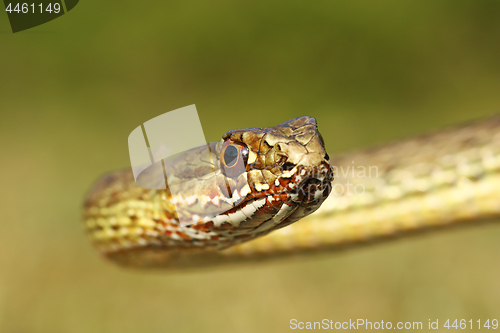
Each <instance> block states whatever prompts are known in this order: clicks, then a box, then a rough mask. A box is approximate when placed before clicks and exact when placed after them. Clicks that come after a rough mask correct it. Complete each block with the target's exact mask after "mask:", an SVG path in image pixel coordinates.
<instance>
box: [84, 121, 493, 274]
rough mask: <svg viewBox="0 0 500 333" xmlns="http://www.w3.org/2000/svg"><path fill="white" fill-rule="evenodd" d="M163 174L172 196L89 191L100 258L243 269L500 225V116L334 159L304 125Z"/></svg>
mask: <svg viewBox="0 0 500 333" xmlns="http://www.w3.org/2000/svg"><path fill="white" fill-rule="evenodd" d="M166 163H167V164H168V166H169V167H168V168H167V169H168V170H169V171H168V172H167V174H166V175H165V177H166V179H167V180H169V181H170V180H177V182H174V183H176V184H178V185H177V186H178V190H176V191H171V190H170V189H169V187H168V186H167V187H166V188H164V189H145V188H142V187H139V186H138V185H137V184H136V182H135V178H134V175H133V173H132V170H130V169H128V170H123V171H118V172H114V173H110V174H107V175H105V176H103V177H102V178H101V179H99V180H98V181H97V182H96V183H95V184H94V185H93V186H92V188H91V189H90V191H89V192H88V194H87V196H86V198H85V201H84V205H83V221H84V229H85V231H86V233H87V235H88V237H89V238H90V240H91V242H92V244H93V245H94V247H95V248H96V249H97V251H98V252H99V253H100V254H101V255H102V256H103V257H104V258H106V259H108V260H110V261H112V262H114V263H116V264H118V265H120V266H123V267H127V268H137V269H174V270H175V269H181V270H182V269H189V268H198V267H213V266H221V265H227V264H233V265H235V264H239V263H246V262H260V261H265V260H269V259H275V258H285V257H294V256H301V255H307V254H311V253H328V252H332V251H337V250H342V249H346V248H352V247H358V246H362V245H367V244H372V243H376V242H381V241H385V240H390V239H397V238H400V237H403V236H407V235H412V234H418V233H419V232H422V231H429V230H439V229H443V228H444V227H451V226H458V225H467V224H469V225H470V224H478V223H480V222H484V221H495V218H497V217H499V216H500V116H493V117H490V118H486V119H482V120H478V121H475V122H472V123H467V124H462V125H458V126H455V127H451V128H446V129H442V130H438V131H436V132H432V133H429V134H424V135H420V136H416V137H412V138H407V139H403V140H399V141H396V142H391V143H388V144H386V145H382V146H377V147H372V148H368V149H364V150H358V151H353V152H348V153H344V154H338V155H335V156H332V157H330V156H329V155H328V153H327V152H326V149H325V143H324V140H323V138H322V136H321V134H320V132H319V130H318V124H317V122H316V120H315V119H314V118H312V117H306V116H304V117H300V118H295V119H292V120H289V121H286V122H284V123H281V124H279V125H277V126H274V127H268V128H247V129H236V130H231V131H229V132H227V133H225V134H224V135H223V136H222V138H221V139H220V140H219V141H218V142H213V143H209V144H207V146H201V147H195V148H193V149H191V150H188V151H186V152H184V153H182V154H180V156H177V157H176V158H174V159H172V160H170V161H168V162H166ZM168 184H171V182H168ZM179 189H180V190H179ZM467 222H468V223H467Z"/></svg>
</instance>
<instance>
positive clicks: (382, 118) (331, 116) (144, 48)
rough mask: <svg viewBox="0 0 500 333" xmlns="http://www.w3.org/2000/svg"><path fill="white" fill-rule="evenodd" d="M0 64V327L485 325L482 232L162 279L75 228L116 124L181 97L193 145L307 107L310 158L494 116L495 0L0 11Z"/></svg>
mask: <svg viewBox="0 0 500 333" xmlns="http://www.w3.org/2000/svg"><path fill="white" fill-rule="evenodd" d="M2 8H3V7H2ZM0 66H1V67H0V73H1V75H0V142H1V152H2V157H1V160H0V179H1V185H0V186H1V191H0V213H1V222H0V223H1V226H2V229H1V232H0V332H51V333H54V332H268V331H269V332H282V331H288V330H290V328H289V321H290V319H292V318H295V319H297V320H299V321H320V320H322V319H323V318H328V319H331V320H334V321H346V320H347V321H348V320H349V319H353V320H355V319H357V318H363V319H367V320H371V321H381V320H384V321H393V322H397V321H422V322H424V324H426V323H427V322H428V319H432V320H435V319H440V320H446V319H448V318H450V319H455V318H458V319H461V318H464V319H467V320H469V319H473V320H477V319H482V320H486V319H492V318H497V319H498V318H499V317H500V312H499V310H500V283H499V281H500V242H498V239H499V237H500V229H499V228H498V225H496V224H495V223H493V224H489V225H483V226H480V227H475V228H462V229H456V230H452V231H446V232H438V233H435V234H432V235H422V236H418V237H413V238H408V239H404V240H401V241H396V242H390V243H387V244H381V245H375V246H368V247H365V248H362V249H356V250H351V251H347V252H343V253H336V254H331V255H325V256H320V257H308V258H306V259H302V260H295V261H290V260H289V261H284V262H270V263H266V264H261V265H253V266H237V267H232V268H231V267H226V268H223V269H217V270H203V271H193V272H187V273H175V274H173V273H168V272H167V273H148V272H139V271H128V270H123V269H119V268H117V267H115V266H113V265H111V264H109V263H106V262H104V261H103V260H101V259H100V258H99V256H98V255H97V254H96V253H95V252H94V250H93V249H92V248H91V246H90V245H89V243H88V241H87V239H86V238H85V236H84V233H83V232H82V228H81V225H80V223H81V221H80V220H81V217H80V216H81V204H82V201H83V198H84V196H85V192H86V190H87V189H88V188H89V187H90V185H91V184H92V182H93V181H95V180H96V179H97V178H98V177H99V176H100V175H101V174H103V173H105V172H107V171H110V170H114V169H120V168H124V167H128V166H129V157H128V148H127V137H128V134H129V133H130V132H131V131H132V130H133V129H134V128H135V127H136V126H138V125H139V124H141V123H143V122H144V121H146V120H149V119H150V118H153V117H155V116H157V115H159V114H162V113H164V112H166V111H170V110H173V109H176V108H179V107H182V106H186V105H190V104H196V106H197V108H198V112H199V115H200V118H201V121H202V125H203V127H204V130H205V136H206V138H207V140H209V141H214V140H218V138H220V136H221V135H222V134H223V133H225V131H227V130H229V129H233V128H241V127H264V126H272V125H275V124H277V123H279V122H282V121H285V120H288V119H289V118H293V117H297V116H302V115H309V116H314V117H316V118H317V120H318V122H319V125H320V130H321V132H322V134H323V136H324V138H325V141H326V144H327V148H328V150H329V153H330V155H332V154H334V153H336V152H340V151H345V150H349V149H353V148H359V147H364V146H368V145H372V144H375V143H383V142H386V141H388V140H393V139H397V138H400V137H404V136H409V135H413V134H418V133H422V132H426V131H429V130H432V129H435V128H438V127H441V126H446V125H451V124H455V123H457V122H463V121H468V120H470V119H475V118H478V117H483V116H487V115H490V114H492V113H495V112H498V110H499V106H500V2H499V1H497V0H491V1H481V0H477V1H459V0H448V1H421V0H420V1H416V0H412V1H399V0H398V1H396V0H393V1H389V0H381V1H332V0H318V1H314V2H312V1H295V0H287V1H284V0H274V1H260V0H258V1H252V2H248V3H239V2H235V1H228V0H215V1H193V0H192V1H189V0H188V1H178V0H174V1H157V2H152V1H148V2H138V1H126V0H125V1H120V2H102V1H92V0H82V1H81V2H80V4H79V5H78V6H77V7H75V9H73V10H72V11H71V12H70V13H68V14H66V15H64V16H63V17H61V18H58V19H56V20H54V21H52V22H49V23H47V24H44V25H42V26H39V27H36V28H34V29H30V30H27V31H24V32H21V33H17V34H12V33H11V32H10V27H9V24H8V21H7V15H6V14H5V13H4V14H1V13H0Z"/></svg>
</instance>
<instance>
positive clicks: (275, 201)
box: [220, 117, 333, 232]
mask: <svg viewBox="0 0 500 333" xmlns="http://www.w3.org/2000/svg"><path fill="white" fill-rule="evenodd" d="M228 142H229V143H230V144H235V145H239V146H240V147H243V148H240V149H243V151H245V153H244V158H243V159H242V160H243V161H245V162H246V163H245V177H246V178H245V180H246V182H238V183H244V186H242V187H241V188H239V189H238V190H239V194H240V196H241V197H242V198H244V200H243V202H241V203H240V204H239V207H240V208H243V207H245V206H248V205H249V204H252V205H253V206H254V207H256V209H255V210H253V209H247V211H248V212H249V214H247V215H250V216H246V217H247V218H246V219H244V220H242V221H240V222H238V227H240V228H241V227H244V228H255V231H258V232H269V231H272V230H275V229H277V228H281V227H283V226H285V225H288V224H290V223H292V222H295V221H297V220H299V219H300V218H302V217H304V216H306V215H309V214H311V213H312V212H314V211H315V210H316V209H318V208H319V206H320V205H321V203H322V202H323V201H324V200H325V199H326V198H327V197H328V195H329V194H330V191H331V182H332V180H333V172H332V170H331V167H330V164H329V156H328V154H327V153H326V150H325V145H324V141H323V138H322V136H321V134H320V133H319V131H318V126H317V123H316V120H315V119H314V118H311V117H300V118H295V119H292V120H289V121H286V122H284V123H282V124H279V125H277V126H274V127H268V128H250V129H238V130H232V131H229V132H228V133H226V134H225V135H224V136H223V138H222V140H221V145H222V147H224V146H225V145H227V143H228ZM245 149H247V151H246V150H245ZM220 156H221V160H222V161H223V159H224V156H223V154H221V155H220ZM223 162H224V161H223ZM229 216H231V211H230V212H229ZM233 226H234V225H233Z"/></svg>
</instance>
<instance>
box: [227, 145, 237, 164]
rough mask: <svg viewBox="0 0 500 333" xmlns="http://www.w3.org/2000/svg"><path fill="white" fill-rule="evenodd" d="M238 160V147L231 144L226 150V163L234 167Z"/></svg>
mask: <svg viewBox="0 0 500 333" xmlns="http://www.w3.org/2000/svg"><path fill="white" fill-rule="evenodd" d="M237 161H238V149H237V148H236V147H235V146H233V145H231V146H228V147H227V148H226V150H225V151H224V163H225V164H226V166H228V167H232V166H233V165H235V164H236V162H237Z"/></svg>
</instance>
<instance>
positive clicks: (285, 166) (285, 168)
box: [281, 162, 295, 171]
mask: <svg viewBox="0 0 500 333" xmlns="http://www.w3.org/2000/svg"><path fill="white" fill-rule="evenodd" d="M281 168H282V169H283V171H290V170H292V169H293V168H295V164H293V163H290V162H285V163H284V164H283V165H282V166H281Z"/></svg>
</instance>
